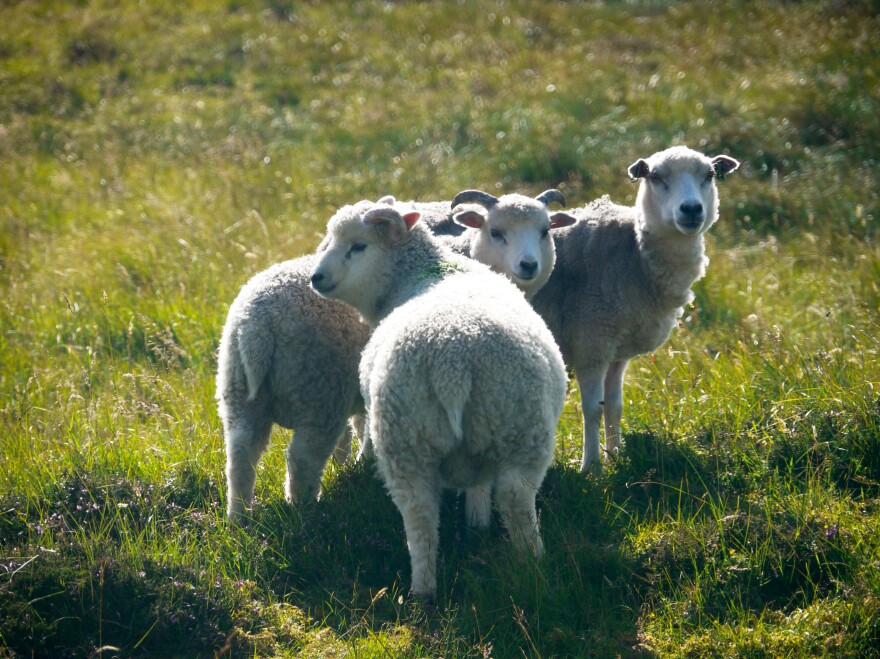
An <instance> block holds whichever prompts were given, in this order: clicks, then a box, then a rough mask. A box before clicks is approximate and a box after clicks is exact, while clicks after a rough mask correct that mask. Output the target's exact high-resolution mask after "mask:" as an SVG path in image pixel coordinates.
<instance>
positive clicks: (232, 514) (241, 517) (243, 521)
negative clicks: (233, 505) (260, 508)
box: [226, 510, 251, 526]
mask: <svg viewBox="0 0 880 659" xmlns="http://www.w3.org/2000/svg"><path fill="white" fill-rule="evenodd" d="M226 518H227V519H228V520H229V523H230V524H235V526H247V524H248V522H250V520H251V516H250V511H249V510H230V511H229V512H227V513H226Z"/></svg>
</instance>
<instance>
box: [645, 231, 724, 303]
mask: <svg viewBox="0 0 880 659" xmlns="http://www.w3.org/2000/svg"><path fill="white" fill-rule="evenodd" d="M638 242H639V251H640V252H641V255H642V262H643V264H644V268H645V273H646V274H647V276H648V278H649V280H650V281H651V283H652V286H653V288H654V292H655V294H656V295H657V303H658V305H660V306H663V307H669V308H678V307H683V306H685V305H686V304H688V303H690V301H691V300H693V299H694V296H693V293H692V292H691V285H692V284H693V283H694V282H695V281H696V280H698V279H699V278H700V277H702V276H703V274H704V273H705V271H706V264H707V263H708V261H709V259H707V258H706V254H705V246H704V242H703V236H702V235H697V236H683V235H681V234H675V235H671V236H660V235H658V234H656V233H655V232H651V231H649V230H648V229H645V228H644V227H640V229H639V231H638Z"/></svg>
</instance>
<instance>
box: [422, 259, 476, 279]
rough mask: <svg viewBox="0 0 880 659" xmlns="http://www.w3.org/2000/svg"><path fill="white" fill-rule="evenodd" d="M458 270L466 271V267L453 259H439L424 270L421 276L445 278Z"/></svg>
mask: <svg viewBox="0 0 880 659" xmlns="http://www.w3.org/2000/svg"><path fill="white" fill-rule="evenodd" d="M456 272H465V269H464V267H462V265H461V264H460V263H454V262H453V261H439V262H437V263H434V264H432V265H430V266H428V267H427V268H425V269H424V270H422V273H421V278H422V279H425V280H428V279H443V278H444V277H448V276H449V275H452V274H455V273H456Z"/></svg>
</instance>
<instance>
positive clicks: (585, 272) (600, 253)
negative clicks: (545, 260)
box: [533, 199, 674, 366]
mask: <svg viewBox="0 0 880 659" xmlns="http://www.w3.org/2000/svg"><path fill="white" fill-rule="evenodd" d="M575 214H576V215H577V216H578V222H577V223H576V224H574V225H572V226H570V227H566V228H564V229H559V230H557V231H555V232H554V233H553V236H554V240H555V243H556V265H555V267H554V269H553V272H552V273H551V275H550V279H549V280H548V282H547V284H546V285H545V286H544V287H543V288H542V289H541V290H540V291H539V292H538V293H537V295H536V296H535V297H534V299H533V305H534V307H535V309H536V310H537V311H538V313H539V314H540V315H541V317H542V318H543V319H544V320H545V321H546V322H547V325H548V326H549V327H550V329H551V331H552V332H553V335H554V337H555V338H556V340H557V342H558V343H559V346H560V349H561V350H562V354H563V357H564V358H565V360H566V363H568V364H569V365H574V364H577V365H579V366H581V365H585V366H589V365H591V364H597V365H598V364H601V363H610V362H612V361H615V360H619V359H629V358H631V357H634V356H635V355H638V354H642V353H644V352H648V351H650V350H653V349H655V348H656V347H657V346H659V345H661V344H662V343H663V341H665V340H666V338H667V337H668V335H669V332H670V330H671V328H672V326H673V325H674V318H673V319H672V321H671V322H670V314H669V313H666V312H664V311H662V310H660V309H659V308H658V306H657V294H656V290H655V289H654V285H653V283H652V282H651V279H650V277H648V276H647V274H646V273H645V270H644V265H643V263H642V260H641V258H640V255H639V249H638V245H637V238H636V225H635V212H634V209H632V208H630V207H626V206H619V205H617V204H613V203H611V202H609V201H607V199H603V200H599V201H597V202H594V203H593V204H591V205H589V206H587V207H586V208H583V209H579V210H578V211H575Z"/></svg>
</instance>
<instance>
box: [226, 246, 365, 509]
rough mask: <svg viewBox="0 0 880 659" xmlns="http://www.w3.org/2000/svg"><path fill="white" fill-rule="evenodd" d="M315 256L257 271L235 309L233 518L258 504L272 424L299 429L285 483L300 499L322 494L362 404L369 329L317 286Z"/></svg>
mask: <svg viewBox="0 0 880 659" xmlns="http://www.w3.org/2000/svg"><path fill="white" fill-rule="evenodd" d="M316 262H317V259H316V258H315V257H314V256H305V257H302V258H299V259H295V260H292V261H286V262H284V263H279V264H277V265H275V266H273V267H271V268H269V269H268V270H265V271H263V272H261V273H259V274H257V275H255V276H254V277H253V278H252V279H251V280H250V281H249V282H248V283H247V284H246V285H245V286H244V288H242V290H241V292H240V293H239V294H238V297H236V299H235V301H234V302H233V303H232V306H230V308H229V314H228V316H227V320H226V326H225V327H224V328H223V336H222V338H221V340H220V349H219V354H218V368H217V393H216V396H217V401H218V410H219V414H220V418H221V419H222V421H223V433H224V436H225V439H226V480H227V487H228V501H227V514H228V516H229V518H230V519H231V520H233V521H235V520H237V519H238V518H240V517H241V516H242V515H243V514H244V513H245V510H246V509H247V508H249V507H250V506H251V504H252V503H253V498H254V483H255V481H256V466H257V463H258V462H259V460H260V456H261V455H262V454H263V453H264V452H265V451H266V448H267V447H268V445H269V436H270V434H271V431H272V424H273V423H277V424H278V425H280V426H283V427H285V428H290V429H293V431H294V437H293V439H291V441H290V443H289V445H288V447H287V480H286V482H285V486H284V489H285V494H286V496H287V500H288V501H290V502H291V503H295V502H296V501H299V500H301V499H303V498H308V497H315V496H317V495H318V493H319V492H320V484H321V476H322V474H323V472H324V466H325V465H326V463H327V460H328V459H329V457H330V454H331V453H332V452H333V449H334V448H335V447H336V446H337V445H338V444H339V442H340V439H341V438H342V437H343V436H344V435H345V433H346V422H347V420H348V418H349V417H350V416H352V415H356V414H358V413H360V412H362V411H363V401H362V399H361V396H360V391H359V388H358V381H357V368H358V363H359V362H360V354H361V350H362V349H363V347H364V346H365V345H366V343H367V338H368V337H369V332H370V330H369V327H368V326H367V325H366V324H365V323H364V322H362V321H361V318H360V316H358V314H357V313H356V312H355V311H354V310H353V309H352V308H351V307H350V306H348V305H346V304H343V303H341V302H336V301H334V300H327V299H325V298H322V297H321V296H319V295H317V294H315V292H314V291H313V290H311V287H310V286H309V279H310V277H311V275H312V270H313V269H314V266H315V263H316ZM343 447H344V448H347V444H346V445H343Z"/></svg>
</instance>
